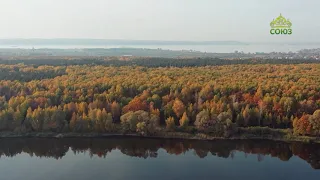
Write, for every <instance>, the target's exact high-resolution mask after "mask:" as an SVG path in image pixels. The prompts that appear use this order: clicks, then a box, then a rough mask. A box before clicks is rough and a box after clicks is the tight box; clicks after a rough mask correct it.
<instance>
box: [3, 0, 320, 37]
mask: <svg viewBox="0 0 320 180" xmlns="http://www.w3.org/2000/svg"><path fill="white" fill-rule="evenodd" d="M319 7H320V1H319V0H0V38H1V39H4V38H93V39H129V40H172V41H175V40H190V41H244V42H319V41H320V31H319V28H320V21H319V18H320V8H319ZM280 13H282V15H283V16H284V17H285V18H288V19H290V20H291V22H292V24H293V26H292V31H293V33H292V35H271V34H270V32H269V31H270V29H271V28H270V22H271V21H272V20H273V19H274V18H276V17H278V16H279V15H280Z"/></svg>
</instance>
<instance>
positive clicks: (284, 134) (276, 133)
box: [0, 128, 320, 144]
mask: <svg viewBox="0 0 320 180" xmlns="http://www.w3.org/2000/svg"><path fill="white" fill-rule="evenodd" d="M24 137H25V138H110V137H142V138H164V139H190V140H207V141H210V140H274V141H283V142H304V143H319V144H320V137H310V136H297V135H294V134H292V132H291V131H290V130H282V129H270V128H239V130H238V132H237V133H236V134H233V135H231V136H229V137H216V136H212V135H210V134H205V133H188V132H167V131H160V132H157V133H156V134H154V135H141V134H138V133H94V132H89V133H75V132H66V133H55V132H26V133H16V132H0V138H24Z"/></svg>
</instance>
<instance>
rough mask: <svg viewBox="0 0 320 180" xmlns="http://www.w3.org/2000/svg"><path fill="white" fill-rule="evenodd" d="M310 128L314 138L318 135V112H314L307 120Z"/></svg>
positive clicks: (319, 116) (319, 130)
mask: <svg viewBox="0 0 320 180" xmlns="http://www.w3.org/2000/svg"><path fill="white" fill-rule="evenodd" d="M309 121H310V125H311V127H312V134H313V135H315V136H319V135H320V110H316V111H315V112H314V113H313V115H312V116H310V118H309Z"/></svg>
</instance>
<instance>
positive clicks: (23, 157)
mask: <svg viewBox="0 0 320 180" xmlns="http://www.w3.org/2000/svg"><path fill="white" fill-rule="evenodd" d="M0 155H1V158H0V179H1V180H2V179H3V180H13V179H14V180H16V179H17V180H22V179H23V180H53V179H59V180H83V179H90V180H100V179H101V180H102V179H104V180H105V179H112V180H122V179H130V180H144V179H159V180H164V179H172V180H179V179H181V180H188V179H196V180H200V179H215V180H217V179H225V180H231V179H232V180H234V179H239V180H240V179H245V180H251V179H252V180H253V179H254V180H257V179H259V180H270V179H272V180H277V179H281V180H284V179H288V180H295V179H296V180H312V179H315V180H316V179H317V180H318V179H320V145H312V144H303V143H283V142H274V141H191V140H165V139H141V138H108V139H79V138H78V139H36V138H24V139H0Z"/></svg>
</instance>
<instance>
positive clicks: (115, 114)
mask: <svg viewBox="0 0 320 180" xmlns="http://www.w3.org/2000/svg"><path fill="white" fill-rule="evenodd" d="M111 114H112V118H113V121H114V122H117V121H118V119H119V118H120V114H121V108H120V105H119V104H118V103H117V102H116V101H113V103H112V104H111Z"/></svg>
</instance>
